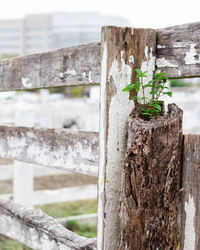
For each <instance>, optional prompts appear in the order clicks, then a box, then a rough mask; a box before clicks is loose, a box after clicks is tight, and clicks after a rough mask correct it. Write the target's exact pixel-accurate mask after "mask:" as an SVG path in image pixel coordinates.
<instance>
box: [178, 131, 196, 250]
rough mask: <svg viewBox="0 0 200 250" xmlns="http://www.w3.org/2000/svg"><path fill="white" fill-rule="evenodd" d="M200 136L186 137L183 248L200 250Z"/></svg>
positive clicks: (183, 175)
mask: <svg viewBox="0 0 200 250" xmlns="http://www.w3.org/2000/svg"><path fill="white" fill-rule="evenodd" d="M199 194H200V135H185V136H184V152H183V173H182V239H181V248H180V249H185V250H199V249H200V233H199V232H200V195H199Z"/></svg>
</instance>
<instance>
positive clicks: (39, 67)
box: [0, 43, 101, 91]
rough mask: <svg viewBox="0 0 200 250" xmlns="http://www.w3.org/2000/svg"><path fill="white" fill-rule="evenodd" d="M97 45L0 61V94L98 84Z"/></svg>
mask: <svg viewBox="0 0 200 250" xmlns="http://www.w3.org/2000/svg"><path fill="white" fill-rule="evenodd" d="M100 51H101V45H100V43H91V44H86V45H80V46H76V47H70V48H65V49H58V50H55V51H52V52H47V53H41V54H35V55H30V56H26V57H20V58H14V59H4V60H2V61H1V62H0V91H8V90H20V89H21V90H25V89H36V88H50V87H59V86H71V85H80V84H81V85H89V84H99V83H100V70H101V67H100V63H101V57H100Z"/></svg>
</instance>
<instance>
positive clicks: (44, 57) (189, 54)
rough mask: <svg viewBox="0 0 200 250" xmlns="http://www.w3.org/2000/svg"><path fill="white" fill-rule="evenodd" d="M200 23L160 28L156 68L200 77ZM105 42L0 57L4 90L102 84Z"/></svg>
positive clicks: (171, 75)
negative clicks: (26, 54) (32, 53)
mask: <svg viewBox="0 0 200 250" xmlns="http://www.w3.org/2000/svg"><path fill="white" fill-rule="evenodd" d="M199 30H200V23H192V24H185V25H179V26H174V27H169V28H164V29H158V30H156V36H157V51H156V53H157V60H156V70H158V71H162V72H165V73H167V74H168V77H169V78H184V77H185V78H187V77H200V72H199V69H198V68H199V64H200V42H199V41H200V31H199ZM100 74H101V43H100V42H96V43H89V44H85V45H79V46H74V47H69V48H64V49H58V50H54V51H50V52H46V53H40V54H34V55H29V56H25V57H19V58H13V59H4V60H1V61H0V91H9V90H25V89H35V88H49V87H60V86H72V85H89V84H100Z"/></svg>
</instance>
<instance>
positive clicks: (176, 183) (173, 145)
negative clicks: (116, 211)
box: [119, 104, 183, 250]
mask: <svg viewBox="0 0 200 250" xmlns="http://www.w3.org/2000/svg"><path fill="white" fill-rule="evenodd" d="M182 113H183V112H182V110H180V109H179V108H178V107H177V106H176V105H175V104H170V105H169V106H168V113H167V114H165V115H164V116H160V117H156V118H153V119H151V120H150V121H144V120H142V119H141V118H139V117H138V115H137V112H135V110H133V112H132V113H131V114H130V117H129V124H128V145H127V148H128V150H127V154H126V158H125V162H124V166H123V169H122V190H121V197H120V238H119V249H120V250H122V249H126V250H150V249H154V250H155V249H159V250H168V249H176V247H177V246H178V242H179V240H180V223H179V221H178V215H179V214H180V206H179V197H180V195H179V194H180V192H179V191H180V182H181V181H180V176H181V161H182V141H183V135H182Z"/></svg>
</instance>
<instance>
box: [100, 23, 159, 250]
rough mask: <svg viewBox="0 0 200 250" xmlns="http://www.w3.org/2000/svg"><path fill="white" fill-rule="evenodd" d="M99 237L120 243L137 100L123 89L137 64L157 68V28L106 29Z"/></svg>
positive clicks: (103, 248) (104, 243)
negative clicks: (122, 198) (129, 135)
mask: <svg viewBox="0 0 200 250" xmlns="http://www.w3.org/2000/svg"><path fill="white" fill-rule="evenodd" d="M101 44H102V66H101V70H102V71H101V102H100V103H101V113H100V142H99V144H100V154H99V155H100V158H99V200H98V204H99V205H98V240H97V242H98V243H97V245H98V249H99V250H107V249H109V250H116V249H118V247H119V242H118V239H119V194H120V183H121V169H122V165H123V160H124V157H125V152H126V133H127V120H128V116H129V114H130V113H131V111H132V109H133V107H134V103H133V101H132V100H129V94H128V93H127V92H122V89H123V88H124V87H125V86H126V85H128V84H129V83H131V82H132V81H134V80H135V71H134V68H142V69H143V70H148V71H149V73H150V74H149V75H150V77H152V73H153V70H154V68H155V48H156V32H155V31H154V30H151V29H132V28H118V27H104V28H103V29H102V43H101Z"/></svg>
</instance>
